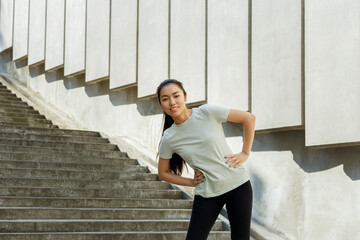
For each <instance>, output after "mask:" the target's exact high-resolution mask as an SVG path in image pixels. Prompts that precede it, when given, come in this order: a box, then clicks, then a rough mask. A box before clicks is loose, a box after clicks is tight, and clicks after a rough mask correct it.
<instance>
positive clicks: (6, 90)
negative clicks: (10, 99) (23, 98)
mask: <svg viewBox="0 0 360 240" xmlns="http://www.w3.org/2000/svg"><path fill="white" fill-rule="evenodd" d="M2 93H12V92H11V90H9V89H7V88H0V94H2Z"/></svg>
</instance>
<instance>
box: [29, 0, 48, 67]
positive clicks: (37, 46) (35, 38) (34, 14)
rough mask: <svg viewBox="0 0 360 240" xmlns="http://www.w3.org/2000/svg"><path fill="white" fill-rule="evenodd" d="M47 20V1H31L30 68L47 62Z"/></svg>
mask: <svg viewBox="0 0 360 240" xmlns="http://www.w3.org/2000/svg"><path fill="white" fill-rule="evenodd" d="M45 19H46V0H32V1H30V12H29V57H28V65H29V66H31V65H33V66H34V65H37V64H39V63H42V62H44V60H45Z"/></svg>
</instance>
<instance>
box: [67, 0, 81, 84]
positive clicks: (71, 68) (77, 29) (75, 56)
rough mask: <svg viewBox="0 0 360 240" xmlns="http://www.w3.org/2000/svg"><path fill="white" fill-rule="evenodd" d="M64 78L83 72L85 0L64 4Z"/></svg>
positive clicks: (68, 0)
mask: <svg viewBox="0 0 360 240" xmlns="http://www.w3.org/2000/svg"><path fill="white" fill-rule="evenodd" d="M65 19H66V21H65V50H64V76H66V77H69V76H75V75H77V74H80V73H83V72H84V71H85V30H86V0H67V1H66V2H65Z"/></svg>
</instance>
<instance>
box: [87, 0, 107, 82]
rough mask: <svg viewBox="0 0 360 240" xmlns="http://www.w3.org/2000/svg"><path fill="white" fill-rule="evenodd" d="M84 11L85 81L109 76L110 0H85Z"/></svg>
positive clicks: (98, 79)
mask: <svg viewBox="0 0 360 240" xmlns="http://www.w3.org/2000/svg"><path fill="white" fill-rule="evenodd" d="M86 9H87V10H86V11H87V13H86V53H85V56H86V60H85V64H86V65H85V70H86V77H85V81H86V82H92V81H100V80H103V79H107V78H108V77H109V61H110V51H109V50H110V46H109V45H110V0H104V1H98V0H88V1H87V8H86Z"/></svg>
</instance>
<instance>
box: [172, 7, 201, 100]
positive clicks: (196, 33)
mask: <svg viewBox="0 0 360 240" xmlns="http://www.w3.org/2000/svg"><path fill="white" fill-rule="evenodd" d="M170 12H171V14H170V18H171V19H170V44H171V46H170V78H175V79H178V80H181V81H182V82H183V83H184V86H185V88H186V89H188V90H187V93H188V102H189V103H194V102H202V101H205V100H206V90H205V80H206V79H205V73H206V68H205V65H206V64H205V62H206V55H205V54H206V51H205V50H206V45H205V43H206V35H205V33H206V25H205V24H206V1H205V0H173V1H171V9H170Z"/></svg>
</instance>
